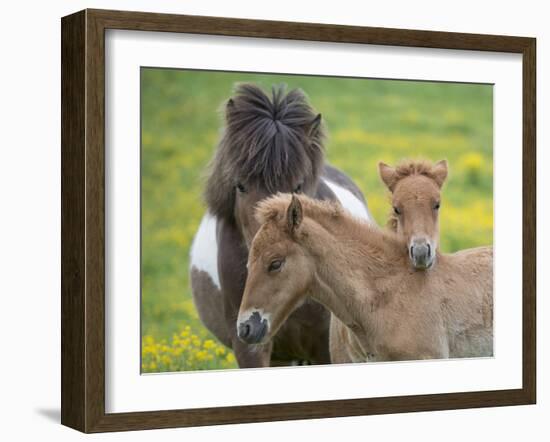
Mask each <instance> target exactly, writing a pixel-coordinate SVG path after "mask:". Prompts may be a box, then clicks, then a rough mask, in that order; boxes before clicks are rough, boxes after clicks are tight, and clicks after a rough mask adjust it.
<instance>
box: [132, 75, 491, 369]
mask: <svg viewBox="0 0 550 442" xmlns="http://www.w3.org/2000/svg"><path fill="white" fill-rule="evenodd" d="M238 82H255V83H258V84H260V85H262V86H264V88H266V89H268V88H270V87H271V85H272V84H279V83H285V84H287V85H288V87H289V88H295V87H299V88H302V89H303V90H304V91H305V92H306V93H307V95H308V96H309V98H310V100H311V103H312V104H313V106H314V107H315V108H316V109H317V111H319V112H321V113H322V114H323V118H324V120H325V123H326V124H327V127H328V132H329V138H328V142H327V144H326V147H327V157H328V160H329V162H330V163H332V164H333V165H335V166H337V167H339V168H340V169H342V170H343V171H345V172H346V173H347V174H348V175H350V176H351V177H352V178H353V179H354V180H355V182H356V183H357V184H358V185H359V187H360V188H361V190H362V191H363V193H364V194H365V196H366V197H367V200H368V204H369V207H370V210H371V212H372V214H373V215H374V217H375V219H376V220H377V222H378V223H379V224H385V221H386V218H387V215H388V214H389V209H390V206H389V203H388V194H387V191H386V190H385V188H384V187H383V185H382V183H381V182H380V180H379V178H378V174H377V163H378V161H385V162H386V163H389V164H392V165H393V164H394V163H395V162H397V161H398V160H400V159H403V158H427V159H430V160H433V161H436V160H440V159H443V158H446V159H447V160H448V161H449V166H450V177H449V181H448V183H447V185H446V187H445V188H444V192H443V198H442V207H441V248H442V250H443V251H445V252H452V251H456V250H459V249H463V248H467V247H474V246H478V245H485V244H492V242H493V149H492V146H493V139H492V137H493V135H492V134H493V132H492V118H493V117H492V106H493V104H492V103H493V92H492V87H491V86H486V85H470V84H443V83H429V82H408V81H390V80H363V79H360V80H357V79H342V78H322V77H303V76H282V75H263V74H242V73H219V72H195V71H178V70H165V69H143V71H142V80H141V94H142V152H141V155H142V157H141V161H142V306H141V320H142V331H143V336H142V338H143V339H142V371H143V372H163V371H179V370H200V369H214V368H217V369H219V368H232V367H236V364H235V359H234V357H233V355H232V354H231V352H229V351H228V350H227V349H225V348H224V347H223V346H221V345H220V344H219V343H218V342H217V341H216V340H215V338H214V337H212V336H211V335H209V333H208V332H207V331H206V330H205V329H204V327H203V326H202V324H201V323H200V321H199V319H198V316H197V313H196V311H195V308H194V306H193V301H192V298H191V292H190V287H189V278H188V255H189V248H190V245H191V241H192V239H193V235H194V233H195V231H196V229H197V227H198V224H199V222H200V219H201V217H202V215H203V213H204V211H205V208H204V204H203V202H202V198H201V194H202V188H203V174H204V169H205V166H206V164H207V163H208V161H209V159H210V158H211V156H212V154H213V152H214V149H215V147H216V142H217V140H218V137H219V134H220V130H221V127H222V118H221V115H220V113H219V109H220V105H221V104H222V103H223V102H224V100H226V99H227V98H228V97H229V96H230V94H231V92H232V89H233V86H234V84H235V83H238Z"/></svg>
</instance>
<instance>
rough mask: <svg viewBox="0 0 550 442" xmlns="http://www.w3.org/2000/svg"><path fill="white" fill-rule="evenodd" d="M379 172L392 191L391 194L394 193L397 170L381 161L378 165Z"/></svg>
mask: <svg viewBox="0 0 550 442" xmlns="http://www.w3.org/2000/svg"><path fill="white" fill-rule="evenodd" d="M378 172H379V173H380V178H382V181H383V182H384V184H385V185H386V187H387V188H388V189H390V192H393V187H394V186H395V169H394V168H393V167H391V166H388V165H387V164H386V163H383V162H381V161H380V162H379V163H378Z"/></svg>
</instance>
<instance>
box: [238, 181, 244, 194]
mask: <svg viewBox="0 0 550 442" xmlns="http://www.w3.org/2000/svg"><path fill="white" fill-rule="evenodd" d="M237 190H238V191H239V192H241V193H246V188H245V187H244V186H243V185H242V184H241V183H238V184H237Z"/></svg>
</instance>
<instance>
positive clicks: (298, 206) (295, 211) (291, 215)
mask: <svg viewBox="0 0 550 442" xmlns="http://www.w3.org/2000/svg"><path fill="white" fill-rule="evenodd" d="M303 217H304V212H303V209H302V203H301V202H300V200H299V199H298V197H296V195H292V199H291V200H290V205H289V206H288V208H287V209H286V222H287V226H288V231H289V232H290V233H291V234H293V233H294V232H295V231H296V229H297V228H298V227H300V224H301V223H302V219H303Z"/></svg>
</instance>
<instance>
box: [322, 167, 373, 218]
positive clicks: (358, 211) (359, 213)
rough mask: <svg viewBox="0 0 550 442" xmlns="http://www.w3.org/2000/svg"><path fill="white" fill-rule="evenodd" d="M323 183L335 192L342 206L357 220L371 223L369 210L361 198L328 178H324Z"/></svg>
mask: <svg viewBox="0 0 550 442" xmlns="http://www.w3.org/2000/svg"><path fill="white" fill-rule="evenodd" d="M323 181H324V182H325V184H326V185H327V186H328V187H330V190H332V191H333V192H334V194H335V195H336V198H338V200H339V201H340V203H341V204H342V206H344V208H345V209H346V210H347V211H348V212H350V213H351V214H352V215H353V216H355V217H357V218H360V219H364V220H366V221H369V222H371V219H370V216H369V213H368V212H367V208H366V207H365V205H364V204H363V203H362V202H361V200H360V199H359V198H357V197H356V196H355V195H354V194H353V193H351V192H350V191H349V190H348V189H345V188H343V187H341V186H339V185H338V184H335V183H333V182H332V181H329V180H327V179H326V178H323Z"/></svg>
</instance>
